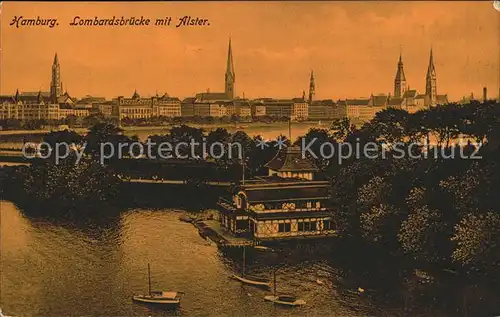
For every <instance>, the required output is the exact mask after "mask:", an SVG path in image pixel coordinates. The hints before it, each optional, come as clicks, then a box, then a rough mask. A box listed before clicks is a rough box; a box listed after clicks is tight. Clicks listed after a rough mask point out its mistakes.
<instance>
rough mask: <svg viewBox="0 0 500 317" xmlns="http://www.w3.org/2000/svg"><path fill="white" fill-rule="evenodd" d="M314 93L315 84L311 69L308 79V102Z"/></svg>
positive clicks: (310, 101)
mask: <svg viewBox="0 0 500 317" xmlns="http://www.w3.org/2000/svg"><path fill="white" fill-rule="evenodd" d="M315 95H316V85H315V84H314V72H313V71H312V70H311V79H309V100H308V102H309V104H311V103H312V101H313V99H314V96H315Z"/></svg>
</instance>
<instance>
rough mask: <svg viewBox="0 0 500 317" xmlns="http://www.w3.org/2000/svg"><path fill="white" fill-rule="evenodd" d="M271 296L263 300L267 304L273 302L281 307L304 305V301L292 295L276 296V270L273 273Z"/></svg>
mask: <svg viewBox="0 0 500 317" xmlns="http://www.w3.org/2000/svg"><path fill="white" fill-rule="evenodd" d="M273 283H274V287H273V295H267V296H264V299H265V300H266V301H269V302H273V303H274V304H278V305H283V306H291V307H296V306H302V305H305V304H306V301H305V300H302V299H298V298H297V297H295V296H293V295H284V294H282V295H276V270H274V272H273Z"/></svg>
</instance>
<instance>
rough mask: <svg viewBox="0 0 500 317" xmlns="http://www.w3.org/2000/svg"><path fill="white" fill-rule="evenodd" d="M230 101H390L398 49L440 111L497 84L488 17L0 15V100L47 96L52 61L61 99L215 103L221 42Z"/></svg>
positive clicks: (375, 9) (407, 8)
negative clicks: (134, 22) (430, 85)
mask: <svg viewBox="0 0 500 317" xmlns="http://www.w3.org/2000/svg"><path fill="white" fill-rule="evenodd" d="M16 15H17V16H19V15H22V16H24V17H25V18H28V17H33V18H36V17H37V16H40V17H43V18H57V19H58V22H59V26H57V27H55V28H47V27H24V28H23V27H21V28H14V27H11V26H9V24H10V22H11V20H12V18H13V17H14V16H16ZM76 15H80V16H85V17H91V18H93V17H94V16H98V17H101V18H110V17H112V16H113V15H115V16H120V17H121V16H122V15H123V16H125V17H128V16H136V17H138V16H141V15H143V16H145V17H148V18H151V19H152V20H153V21H154V19H156V18H158V17H164V16H171V17H172V19H173V20H175V21H176V20H177V19H178V18H179V17H182V16H185V15H190V16H193V17H195V16H198V17H203V18H207V19H209V20H210V23H211V24H210V26H208V27H189V28H175V27H170V28H169V27H157V26H147V27H135V28H134V27H100V28H99V27H71V26H69V23H70V22H71V21H72V19H73V17H74V16H76ZM229 35H231V37H232V39H233V54H234V61H235V72H236V94H237V95H240V96H241V95H242V94H243V93H245V96H246V97H250V98H256V97H264V96H266V97H296V96H301V94H302V90H306V92H307V87H308V81H309V72H310V70H311V69H314V72H315V75H316V92H317V95H316V96H317V98H333V99H338V98H346V97H362V96H369V95H370V94H371V93H373V94H376V93H389V92H391V93H392V91H393V81H394V76H395V74H396V69H397V61H398V56H399V51H400V47H402V52H403V61H404V67H405V73H406V79H407V81H408V83H409V85H410V87H411V88H412V89H417V90H419V91H424V90H425V73H426V70H427V64H428V60H429V48H430V47H431V45H432V47H433V50H434V58H435V65H436V72H437V84H438V93H440V94H443V93H448V95H449V97H450V98H451V99H458V98H460V97H462V96H463V95H468V94H470V92H474V94H475V95H476V96H480V95H481V92H482V87H483V86H487V87H488V91H489V95H490V96H496V95H497V94H498V91H499V81H500V79H499V78H500V75H499V74H500V68H499V62H500V12H498V11H495V10H494V8H493V5H492V3H491V2H489V1H481V2H447V1H446V2H445V1H441V2H406V1H404V2H403V1H401V2H354V1H353V2H312V1H308V2H288V3H285V2H205V3H204V2H170V3H165V2H149V3H148V2H146V3H139V2H132V3H110V2H106V3H98V2H93V3H56V2H54V3H20V2H19V3H12V2H6V3H3V9H2V20H1V48H2V52H1V65H0V66H1V67H0V71H1V73H0V80H1V82H0V88H1V93H2V94H9V93H14V92H15V90H16V88H19V89H20V90H21V91H38V90H39V89H42V90H49V83H50V69H51V63H52V60H53V58H54V53H55V52H56V51H57V52H58V55H59V60H60V63H61V77H62V81H63V83H64V86H65V88H67V89H68V91H69V93H70V94H71V95H74V96H77V97H81V96H83V95H86V94H91V95H95V96H105V97H108V98H111V97H114V96H117V95H125V96H129V95H132V93H133V92H134V89H137V90H138V92H139V93H140V94H141V95H145V96H147V95H151V94H155V93H156V92H157V91H158V92H159V93H163V92H168V93H169V94H170V95H173V96H178V97H181V98H182V97H187V96H191V95H193V94H194V93H196V92H200V91H206V89H207V88H210V91H222V90H223V88H224V72H225V60H226V54H227V41H228V36H229Z"/></svg>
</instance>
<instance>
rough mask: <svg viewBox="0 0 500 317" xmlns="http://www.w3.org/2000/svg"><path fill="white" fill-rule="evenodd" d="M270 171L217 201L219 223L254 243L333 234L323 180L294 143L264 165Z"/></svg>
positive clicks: (332, 222)
mask: <svg viewBox="0 0 500 317" xmlns="http://www.w3.org/2000/svg"><path fill="white" fill-rule="evenodd" d="M266 167H268V168H269V175H268V176H263V177H256V178H254V179H250V180H245V181H244V182H241V183H240V184H239V185H237V186H235V187H234V188H233V189H232V190H231V191H230V192H229V193H228V197H221V199H220V200H219V204H218V206H219V211H220V214H219V221H220V223H221V226H222V227H223V228H224V229H226V230H227V231H228V232H230V233H231V234H233V235H236V236H245V237H248V238H249V239H252V240H255V241H266V240H267V241H269V240H282V239H290V238H299V237H302V238H304V237H326V236H332V235H335V233H336V230H335V222H334V219H333V218H332V212H331V210H330V209H329V208H328V207H327V206H328V199H329V187H330V184H329V182H328V181H322V180H316V179H315V176H316V173H317V172H318V169H317V168H316V167H315V166H314V165H313V164H312V163H311V162H310V161H309V160H308V159H306V158H304V157H302V153H301V149H300V148H299V147H296V146H292V147H288V148H286V149H284V150H281V151H280V152H279V153H278V154H277V155H276V156H275V157H274V158H273V159H272V160H271V161H270V162H269V163H268V164H267V165H266Z"/></svg>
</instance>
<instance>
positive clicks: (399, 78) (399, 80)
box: [394, 51, 407, 98]
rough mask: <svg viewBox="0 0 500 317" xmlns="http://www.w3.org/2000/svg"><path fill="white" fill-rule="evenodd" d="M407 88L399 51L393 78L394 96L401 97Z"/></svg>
mask: <svg viewBox="0 0 500 317" xmlns="http://www.w3.org/2000/svg"><path fill="white" fill-rule="evenodd" d="M406 90H407V85H406V76H405V71H404V68H403V57H402V55H401V51H400V52H399V62H398V70H397V72H396V77H395V78H394V97H396V98H401V97H403V95H404V94H405V92H406Z"/></svg>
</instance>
